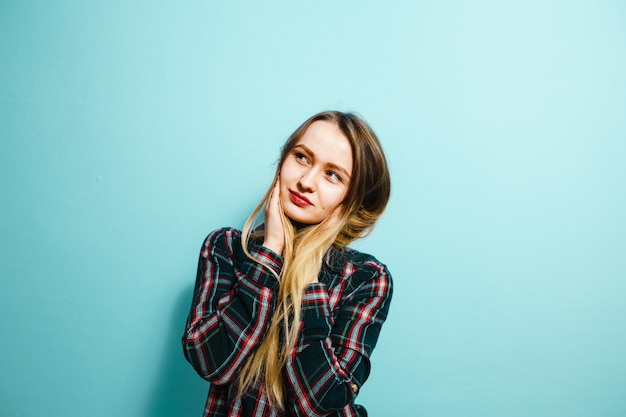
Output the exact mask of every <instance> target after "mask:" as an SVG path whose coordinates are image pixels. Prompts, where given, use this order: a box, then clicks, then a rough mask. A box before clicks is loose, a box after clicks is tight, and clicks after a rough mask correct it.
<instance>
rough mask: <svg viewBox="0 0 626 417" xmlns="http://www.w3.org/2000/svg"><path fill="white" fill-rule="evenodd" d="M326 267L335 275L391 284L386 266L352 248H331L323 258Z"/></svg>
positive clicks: (371, 256) (369, 255) (367, 254)
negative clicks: (376, 280) (377, 280)
mask: <svg viewBox="0 0 626 417" xmlns="http://www.w3.org/2000/svg"><path fill="white" fill-rule="evenodd" d="M325 264H326V267H328V268H329V269H331V270H332V271H334V272H335V273H337V274H340V275H344V276H353V277H360V278H361V279H363V280H368V279H379V280H385V281H388V282H389V284H391V273H390V272H389V269H388V268H387V265H386V264H384V263H383V262H381V261H379V260H378V259H377V258H376V257H374V256H373V255H371V254H369V253H365V252H361V251H359V250H356V249H352V248H336V247H334V248H332V249H331V250H330V251H328V253H327V255H326V258H325Z"/></svg>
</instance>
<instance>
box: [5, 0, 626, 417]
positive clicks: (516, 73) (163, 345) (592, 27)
mask: <svg viewBox="0 0 626 417" xmlns="http://www.w3.org/2000/svg"><path fill="white" fill-rule="evenodd" d="M625 41H626V5H625V3H623V2H619V1H598V0H583V1H575V2H571V1H512V2H508V1H505V2H503V1H495V0H494V1H475V2H460V1H459V2H455V1H431V2H416V1H409V0H405V1H394V2H382V1H381V2H373V1H369V2H356V1H353V2H350V1H341V2H331V1H321V2H319V1H318V2H315V3H313V2H306V3H305V2H287V1H283V2H252V1H249V2H210V1H179V2H148V1H140V2H132V1H131V2H129V1H121V0H117V1H109V2H84V1H68V0H65V1H55V2H43V1H42V2H35V1H16V0H4V1H1V2H0V59H1V63H2V64H1V65H0V135H1V147H0V195H1V198H0V209H1V215H0V243H1V246H0V275H1V280H0V317H1V318H0V415H1V416H3V417H5V416H6V417H18V416H28V417H31V416H33V417H34V416H43V415H46V416H63V417H73V416H81V417H82V416H87V415H89V416H94V417H100V416H102V417H105V416H106V417H110V416H130V417H134V416H145V417H166V416H177V417H178V416H199V415H200V414H201V409H202V406H203V403H204V397H205V393H206V390H207V386H206V384H205V382H204V381H202V380H201V379H200V378H199V377H197V376H196V375H195V373H194V372H193V370H192V369H191V367H190V366H188V365H187V364H186V362H185V360H184V358H183V355H182V351H181V349H180V347H179V345H180V344H179V338H180V335H181V332H182V330H183V326H184V320H185V317H186V312H187V311H186V310H187V308H188V303H189V301H190V297H191V291H192V285H193V280H194V277H195V270H196V262H197V255H198V250H199V248H200V244H201V242H202V240H203V238H204V237H205V235H206V234H207V233H208V232H209V231H211V230H213V229H215V228H217V227H221V226H226V225H232V226H241V225H242V223H243V221H244V219H245V217H246V216H247V214H248V213H249V212H250V211H251V210H252V208H253V206H254V205H255V204H256V202H258V200H259V199H260V197H261V196H262V194H263V192H264V191H265V188H266V186H267V185H268V183H269V180H270V179H271V176H272V172H273V169H274V166H273V162H274V161H275V160H276V158H277V157H278V150H279V147H280V145H281V144H282V142H283V141H284V140H285V138H286V137H287V136H288V134H289V133H290V132H291V131H292V130H293V129H295V127H296V126H297V125H298V124H299V123H300V122H301V121H303V120H304V119H305V118H306V117H308V116H309V115H311V114H313V113H315V112H317V111H320V110H323V109H328V108H337V109H340V110H354V111H357V112H359V113H360V114H362V115H363V116H364V117H365V118H366V119H367V120H368V121H369V122H370V123H371V124H372V125H373V126H374V128H375V129H376V131H377V132H378V134H379V136H380V137H381V140H382V142H383V144H384V146H385V148H386V151H387V153H388V157H389V160H390V164H391V169H392V175H393V186H394V189H393V195H392V199H391V202H390V204H389V208H388V211H387V213H386V214H385V216H384V217H383V219H382V220H381V222H380V224H379V227H378V229H377V230H376V231H375V232H374V233H373V234H372V236H371V237H370V238H368V239H366V240H364V241H362V242H360V243H359V244H358V245H357V246H358V247H359V248H360V249H362V250H365V251H368V252H372V253H374V254H375V255H376V256H377V257H378V258H379V259H381V260H382V261H384V262H385V263H387V264H388V265H389V268H390V269H391V271H392V273H393V275H394V278H395V285H396V287H395V288H396V292H395V297H394V303H393V305H392V310H391V315H390V318H389V320H388V323H387V324H386V326H385V328H384V329H383V333H382V336H381V340H380V342H379V345H378V348H377V350H376V351H375V352H374V356H373V371H372V375H371V378H370V380H369V382H368V383H367V384H366V386H365V388H364V390H363V392H362V394H361V396H360V401H361V402H362V403H364V404H365V405H366V406H367V407H368V409H369V410H370V415H372V416H379V417H387V416H394V417H404V416H407V417H408V416H411V417H412V416H419V417H474V416H476V417H502V416H507V417H528V416H533V417H542V416H545V417H578V416H580V417H618V416H619V417H623V416H625V415H626V326H625V325H624V319H625V317H626V256H625V254H626V216H625V212H626V190H625V188H626V187H625V185H624V184H625V180H626V162H625V161H626V134H625V131H626V117H625V112H626V48H625Z"/></svg>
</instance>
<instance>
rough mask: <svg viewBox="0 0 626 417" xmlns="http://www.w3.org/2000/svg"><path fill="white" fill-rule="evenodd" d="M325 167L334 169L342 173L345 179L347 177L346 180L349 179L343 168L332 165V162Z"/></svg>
mask: <svg viewBox="0 0 626 417" xmlns="http://www.w3.org/2000/svg"><path fill="white" fill-rule="evenodd" d="M326 166H328V167H329V168H332V169H334V170H335V171H341V173H343V175H345V176H346V177H348V179H350V174H349V173H348V171H346V170H345V169H344V168H342V167H340V166H339V165H337V164H334V163H332V162H329V163H327V164H326Z"/></svg>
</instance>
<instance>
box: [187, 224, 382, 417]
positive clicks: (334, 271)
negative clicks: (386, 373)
mask: <svg viewBox="0 0 626 417" xmlns="http://www.w3.org/2000/svg"><path fill="white" fill-rule="evenodd" d="M258 243H259V242H251V243H250V246H249V251H250V253H251V255H252V256H253V257H254V258H255V259H257V260H261V261H263V262H264V263H266V264H267V265H268V266H269V267H270V268H271V269H272V270H273V271H274V272H276V273H280V270H281V268H282V258H281V257H280V256H278V255H277V254H276V253H274V252H273V251H271V250H269V249H267V248H265V247H263V246H261V245H260V244H258ZM278 286H279V282H278V280H277V279H276V278H275V276H274V275H273V274H272V273H271V271H269V270H268V269H267V268H266V267H265V266H262V265H261V264H259V263H257V262H254V261H252V260H250V259H249V258H248V257H247V256H246V255H245V253H244V252H243V249H242V244H241V231H239V230H235V229H220V230H217V231H215V232H213V233H211V234H210V235H209V236H208V237H207V238H206V240H205V242H204V245H203V247H202V250H201V252H200V261H199V264H198V275H197V278H196V285H195V290H194V295H193V302H192V306H191V312H190V314H189V318H188V319H187V326H186V330H185V333H184V335H183V350H184V353H185V357H186V358H187V360H188V361H189V362H190V363H191V364H192V365H193V367H194V369H195V370H196V371H197V372H198V374H199V375H200V376H201V377H202V378H204V379H206V380H208V381H210V382H211V384H210V387H209V394H208V398H207V402H206V406H205V410H204V416H205V417H208V416H211V417H212V416H228V417H266V416H268V417H269V416H272V417H286V416H298V417H301V416H335V417H340V416H342V417H357V416H366V415H367V413H366V411H365V408H363V407H362V406H360V405H356V404H354V400H355V397H356V395H357V394H358V391H359V389H360V388H361V386H362V385H363V383H364V382H365V380H366V379H367V377H368V376H369V372H370V359H369V358H370V355H371V354H372V350H373V349H374V346H375V345H376V340H377V339H378V335H379V333H380V329H381V326H382V324H383V322H384V321H385V319H386V317H387V312H388V310H389V303H390V301H391V294H392V281H391V276H390V275H389V272H388V270H387V268H386V267H385V265H383V264H381V263H380V262H378V261H377V260H376V259H375V258H374V257H372V256H370V255H367V254H363V253H361V252H358V251H355V250H351V249H342V250H340V249H331V250H329V252H328V253H327V254H326V256H325V258H324V262H323V265H322V269H321V272H320V275H319V282H317V283H313V284H310V285H309V286H308V287H307V288H306V290H305V293H304V296H303V299H302V323H301V328H300V335H299V338H298V341H297V342H296V346H295V347H294V350H293V352H292V354H291V357H290V358H289V360H288V362H287V365H286V366H285V369H284V373H283V376H284V381H285V384H286V390H287V397H286V398H287V400H286V403H287V404H286V409H285V410H284V411H282V412H281V411H279V410H277V409H276V408H274V407H271V406H270V404H269V402H268V398H267V397H266V395H265V394H264V393H263V391H262V390H261V389H260V387H258V386H253V387H252V388H251V389H249V390H248V391H247V392H246V393H245V394H244V395H242V396H236V395H235V385H236V381H237V373H238V370H239V369H240V368H241V366H242V365H243V364H244V363H245V362H246V360H248V358H249V357H250V355H251V354H252V353H253V352H254V350H255V349H256V348H257V346H259V344H260V343H261V342H262V341H263V337H264V336H265V334H266V332H267V330H268V328H269V325H270V321H271V317H272V314H273V312H274V310H275V308H276V302H277V294H278Z"/></svg>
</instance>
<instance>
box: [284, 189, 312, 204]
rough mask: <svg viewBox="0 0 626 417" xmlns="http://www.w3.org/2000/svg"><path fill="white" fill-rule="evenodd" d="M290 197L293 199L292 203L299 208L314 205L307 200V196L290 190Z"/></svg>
mask: <svg viewBox="0 0 626 417" xmlns="http://www.w3.org/2000/svg"><path fill="white" fill-rule="evenodd" d="M289 197H290V198H291V201H292V202H293V203H294V204H295V205H296V206H298V207H306V206H312V205H313V203H311V202H310V201H309V199H308V198H306V197H305V196H303V195H302V194H300V193H299V192H297V191H292V190H289Z"/></svg>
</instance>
